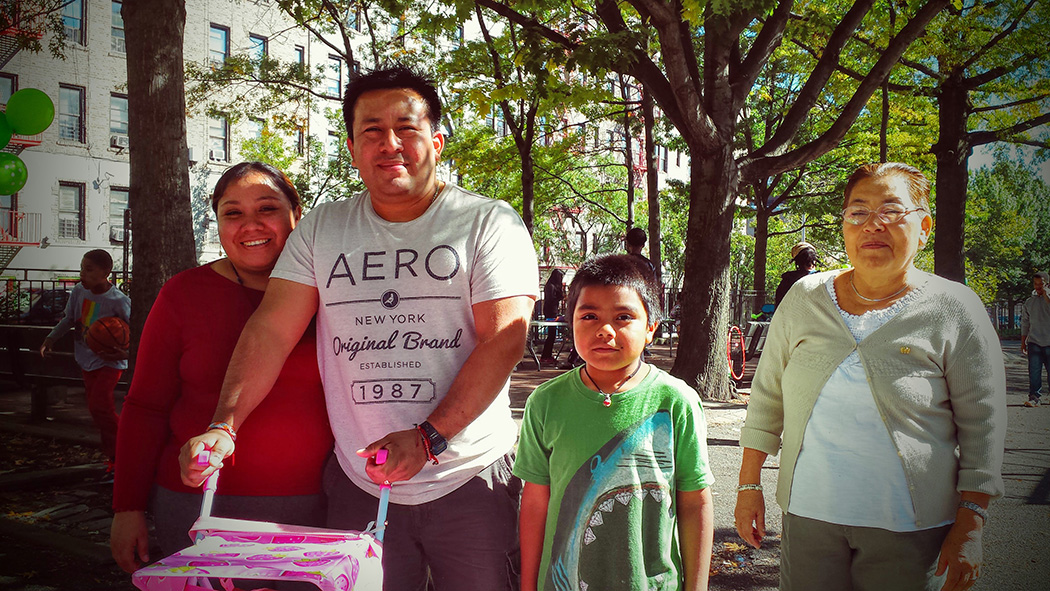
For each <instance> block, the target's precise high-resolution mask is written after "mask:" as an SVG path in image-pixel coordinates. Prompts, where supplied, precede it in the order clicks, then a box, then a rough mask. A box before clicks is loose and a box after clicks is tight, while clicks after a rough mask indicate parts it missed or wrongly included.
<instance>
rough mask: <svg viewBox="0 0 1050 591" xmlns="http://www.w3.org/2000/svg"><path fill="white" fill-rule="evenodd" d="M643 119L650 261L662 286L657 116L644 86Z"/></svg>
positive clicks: (658, 282)
mask: <svg viewBox="0 0 1050 591" xmlns="http://www.w3.org/2000/svg"><path fill="white" fill-rule="evenodd" d="M642 117H643V118H644V119H643V120H644V122H645V167H646V172H645V182H646V192H645V194H646V199H647V200H648V202H649V260H651V261H652V262H653V267H655V268H656V283H657V284H659V285H661V286H662V285H663V284H664V273H663V263H662V259H663V257H662V256H661V252H662V251H661V249H660V172H659V171H658V170H657V169H656V143H655V141H654V140H653V125H654V124H655V122H656V114H655V109H654V108H653V97H652V95H651V94H649V90H648V89H647V88H646V87H645V86H644V85H643V86H642ZM661 298H662V294H661ZM664 305H668V302H664Z"/></svg>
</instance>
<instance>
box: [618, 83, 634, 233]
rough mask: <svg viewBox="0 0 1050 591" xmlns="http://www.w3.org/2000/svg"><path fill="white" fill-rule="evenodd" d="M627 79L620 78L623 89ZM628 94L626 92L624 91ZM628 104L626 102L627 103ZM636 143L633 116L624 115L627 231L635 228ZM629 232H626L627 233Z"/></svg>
mask: <svg viewBox="0 0 1050 591" xmlns="http://www.w3.org/2000/svg"><path fill="white" fill-rule="evenodd" d="M624 80H625V78H624V77H623V76H620V82H621V86H620V87H621V88H626V86H625V85H623V82H624ZM624 94H626V90H625V91H624ZM625 102H626V101H625ZM633 144H634V142H632V141H631V114H630V113H629V112H625V113H624V114H623V163H624V166H625V167H626V168H627V230H630V229H631V228H633V227H634V153H633V152H634V150H633V149H632V148H633V147H634V146H633ZM627 230H624V232H626V231H627Z"/></svg>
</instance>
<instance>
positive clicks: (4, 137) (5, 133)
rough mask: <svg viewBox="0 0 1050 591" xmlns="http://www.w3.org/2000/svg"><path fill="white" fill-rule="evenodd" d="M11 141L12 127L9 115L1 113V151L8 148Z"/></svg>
mask: <svg viewBox="0 0 1050 591" xmlns="http://www.w3.org/2000/svg"><path fill="white" fill-rule="evenodd" d="M10 141H11V125H10V124H8V122H7V115H4V114H3V113H0V150H3V149H4V148H6V147H7V144H8V142H10Z"/></svg>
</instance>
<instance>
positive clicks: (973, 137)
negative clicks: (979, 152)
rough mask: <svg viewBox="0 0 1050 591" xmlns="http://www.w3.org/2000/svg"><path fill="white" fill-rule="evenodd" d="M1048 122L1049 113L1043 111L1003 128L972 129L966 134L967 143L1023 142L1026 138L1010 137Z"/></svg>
mask: <svg viewBox="0 0 1050 591" xmlns="http://www.w3.org/2000/svg"><path fill="white" fill-rule="evenodd" d="M1046 123H1050V113H1043V114H1042V115H1040V116H1038V117H1034V118H1032V119H1029V120H1028V121H1022V122H1020V123H1018V124H1016V125H1011V126H1010V127H1007V128H1005V129H1000V130H991V131H974V132H970V133H968V134H967V135H966V140H967V143H968V144H969V145H971V146H980V145H984V144H990V143H992V142H1011V143H1025V142H1026V141H1028V140H1024V139H1020V138H1018V139H1017V140H1013V139H1011V138H1010V136H1012V135H1016V134H1018V133H1024V132H1026V131H1028V130H1029V129H1032V128H1034V127H1039V126H1040V125H1044V124H1046Z"/></svg>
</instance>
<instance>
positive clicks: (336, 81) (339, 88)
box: [325, 55, 343, 98]
mask: <svg viewBox="0 0 1050 591" xmlns="http://www.w3.org/2000/svg"><path fill="white" fill-rule="evenodd" d="M325 94H327V95H328V96H334V97H336V98H340V97H342V96H343V59H342V58H340V57H339V56H338V55H330V56H328V68H327V69H326V70H325Z"/></svg>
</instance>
